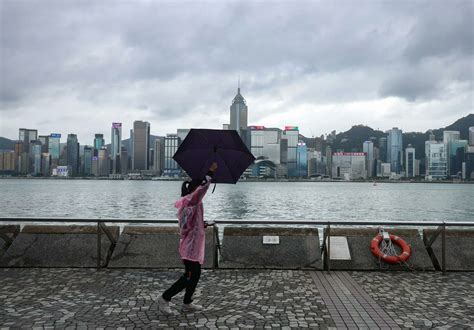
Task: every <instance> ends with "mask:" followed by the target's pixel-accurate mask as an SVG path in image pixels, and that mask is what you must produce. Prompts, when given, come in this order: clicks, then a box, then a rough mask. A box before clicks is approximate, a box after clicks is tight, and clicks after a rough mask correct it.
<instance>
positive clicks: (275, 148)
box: [249, 126, 282, 165]
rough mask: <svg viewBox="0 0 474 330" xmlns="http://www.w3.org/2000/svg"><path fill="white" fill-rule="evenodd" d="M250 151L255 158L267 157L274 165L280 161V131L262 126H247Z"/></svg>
mask: <svg viewBox="0 0 474 330" xmlns="http://www.w3.org/2000/svg"><path fill="white" fill-rule="evenodd" d="M249 133H250V152H251V153H252V154H253V155H254V157H255V158H261V159H268V160H270V161H271V162H273V163H274V164H275V165H278V164H280V163H281V139H282V131H281V130H279V129H276V128H265V127H263V126H249Z"/></svg>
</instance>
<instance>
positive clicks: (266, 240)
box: [263, 236, 280, 244]
mask: <svg viewBox="0 0 474 330" xmlns="http://www.w3.org/2000/svg"><path fill="white" fill-rule="evenodd" d="M263 244H280V236H263Z"/></svg>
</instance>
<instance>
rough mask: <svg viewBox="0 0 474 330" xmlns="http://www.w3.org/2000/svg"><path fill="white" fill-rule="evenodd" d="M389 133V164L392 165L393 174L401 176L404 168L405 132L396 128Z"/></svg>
mask: <svg viewBox="0 0 474 330" xmlns="http://www.w3.org/2000/svg"><path fill="white" fill-rule="evenodd" d="M387 133H388V137H387V163H390V167H391V169H392V172H395V173H397V174H400V172H401V171H402V166H403V135H402V133H403V132H402V130H401V129H398V128H397V127H394V128H392V129H391V130H388V131H387Z"/></svg>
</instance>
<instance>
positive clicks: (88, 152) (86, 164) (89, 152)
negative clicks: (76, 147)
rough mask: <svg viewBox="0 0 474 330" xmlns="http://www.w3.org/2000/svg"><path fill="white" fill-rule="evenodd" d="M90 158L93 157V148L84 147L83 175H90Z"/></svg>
mask: <svg viewBox="0 0 474 330" xmlns="http://www.w3.org/2000/svg"><path fill="white" fill-rule="evenodd" d="M92 157H94V148H93V147H91V146H85V147H84V174H85V175H92Z"/></svg>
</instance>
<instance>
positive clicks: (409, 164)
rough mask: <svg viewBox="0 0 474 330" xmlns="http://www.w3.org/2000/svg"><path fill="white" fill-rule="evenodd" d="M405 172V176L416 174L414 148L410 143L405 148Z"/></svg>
mask: <svg viewBox="0 0 474 330" xmlns="http://www.w3.org/2000/svg"><path fill="white" fill-rule="evenodd" d="M405 164H406V166H405V173H406V177H407V178H413V177H415V175H416V173H415V172H416V171H415V165H416V164H415V148H413V147H412V146H411V145H410V146H408V147H407V148H406V149H405Z"/></svg>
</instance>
